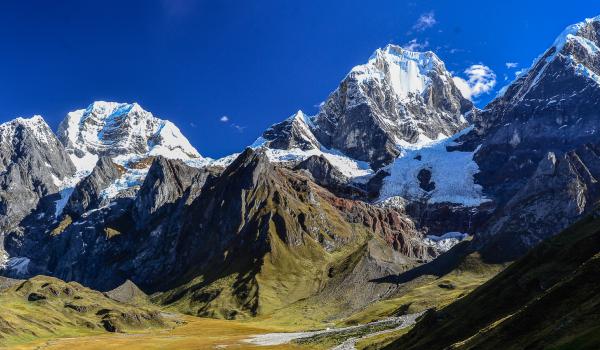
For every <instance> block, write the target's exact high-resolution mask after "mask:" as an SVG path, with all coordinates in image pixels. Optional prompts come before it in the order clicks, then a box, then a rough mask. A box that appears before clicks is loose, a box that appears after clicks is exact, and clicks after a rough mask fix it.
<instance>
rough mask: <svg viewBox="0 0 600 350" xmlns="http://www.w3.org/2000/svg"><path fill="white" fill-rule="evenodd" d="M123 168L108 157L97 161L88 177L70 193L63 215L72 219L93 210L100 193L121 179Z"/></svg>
mask: <svg viewBox="0 0 600 350" xmlns="http://www.w3.org/2000/svg"><path fill="white" fill-rule="evenodd" d="M124 172H125V168H123V167H122V166H120V165H118V164H115V163H114V162H113V161H112V159H111V158H109V157H101V158H100V159H98V162H97V163H96V166H95V167H94V170H92V172H91V173H90V175H88V176H86V177H85V178H84V179H83V180H81V181H80V182H79V183H78V184H77V186H75V189H74V190H73V192H72V193H71V196H70V197H69V200H68V201H67V204H66V206H65V208H64V213H65V214H67V215H71V216H74V217H77V216H80V215H81V214H83V213H84V212H86V211H88V210H90V209H93V208H95V207H96V206H98V205H99V204H100V203H101V201H102V197H101V193H102V191H103V190H104V189H106V188H107V187H108V186H110V185H111V184H112V183H113V182H114V181H115V180H117V179H118V178H120V177H121V175H123V173H124Z"/></svg>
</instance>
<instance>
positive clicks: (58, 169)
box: [0, 116, 75, 231]
mask: <svg viewBox="0 0 600 350" xmlns="http://www.w3.org/2000/svg"><path fill="white" fill-rule="evenodd" d="M0 144H1V146H0V227H2V231H5V230H6V229H7V228H8V227H10V226H12V225H14V224H16V223H18V222H19V220H20V219H22V218H23V217H24V215H26V214H27V213H28V212H29V211H31V210H32V209H34V208H35V206H36V205H37V202H38V201H39V199H40V198H41V197H43V196H45V195H48V194H52V193H56V192H57V191H58V189H59V187H60V186H61V183H62V181H63V180H65V179H66V178H67V177H69V176H71V175H72V174H73V173H74V172H75V168H74V167H73V164H72V163H71V161H70V160H69V157H68V156H67V155H66V153H65V151H64V149H63V147H62V145H61V143H60V142H59V141H58V140H57V139H56V137H55V136H54V134H53V133H52V130H50V127H49V126H48V124H46V122H45V121H44V120H43V119H42V117H39V116H36V117H33V118H30V119H23V118H17V119H15V120H13V121H10V122H8V123H4V124H2V125H0Z"/></svg>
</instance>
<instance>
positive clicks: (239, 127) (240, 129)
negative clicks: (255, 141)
mask: <svg viewBox="0 0 600 350" xmlns="http://www.w3.org/2000/svg"><path fill="white" fill-rule="evenodd" d="M231 126H232V127H233V128H234V129H236V130H237V131H238V132H240V133H242V132H244V129H246V127H245V126H241V125H238V124H235V123H233V124H231Z"/></svg>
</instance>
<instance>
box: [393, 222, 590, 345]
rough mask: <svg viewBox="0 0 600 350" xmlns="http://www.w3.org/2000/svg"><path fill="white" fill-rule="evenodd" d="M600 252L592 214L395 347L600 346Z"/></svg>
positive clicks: (432, 317)
mask: <svg viewBox="0 0 600 350" xmlns="http://www.w3.org/2000/svg"><path fill="white" fill-rule="evenodd" d="M599 251H600V219H597V218H593V217H588V218H585V219H583V220H581V221H580V222H578V223H577V224H575V225H573V226H572V227H570V228H569V229H567V230H565V231H564V232H563V233H561V234H560V235H558V236H556V237H554V238H552V239H550V240H548V241H546V242H543V243H542V244H540V245H539V246H538V247H537V248H535V249H534V250H532V251H531V252H530V253H529V254H527V255H526V256H525V257H523V258H522V259H520V260H519V261H517V262H515V263H514V264H512V265H511V266H509V267H508V268H507V269H505V270H504V271H503V272H501V273H500V274H498V275H497V276H496V277H495V278H493V279H492V280H490V281H488V282H487V283H485V284H484V285H482V286H481V287H479V288H477V289H476V290H475V291H473V292H472V293H470V294H469V295H467V296H466V297H464V298H461V299H459V300H458V301H456V302H454V303H452V304H450V305H449V306H447V307H446V308H444V309H442V310H440V311H437V312H429V313H428V314H426V315H425V317H424V318H423V320H422V321H421V322H419V323H418V324H417V325H416V326H415V327H414V328H413V330H411V331H410V332H409V333H408V334H406V335H405V336H403V337H401V338H399V339H398V340H397V341H395V342H394V343H392V344H391V345H390V346H389V347H388V348H389V349H441V348H445V347H448V346H454V348H460V349H471V348H477V349H497V348H499V347H500V348H503V349H511V348H514V349H522V348H531V349H541V348H557V349H571V348H577V349H585V348H588V349H597V348H599V347H600V336H598V334H599V332H598V327H599V326H600V318H599V316H598V315H599V314H600V293H599V292H600V284H599V283H598V282H597V281H598V276H599V275H600V269H599V268H600V264H599V258H598V253H599Z"/></svg>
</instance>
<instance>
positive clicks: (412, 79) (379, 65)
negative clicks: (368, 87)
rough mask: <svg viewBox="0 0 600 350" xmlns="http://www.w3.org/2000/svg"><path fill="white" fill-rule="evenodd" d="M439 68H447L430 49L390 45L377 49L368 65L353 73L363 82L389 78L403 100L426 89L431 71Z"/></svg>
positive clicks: (355, 69) (354, 69) (429, 81)
mask: <svg viewBox="0 0 600 350" xmlns="http://www.w3.org/2000/svg"><path fill="white" fill-rule="evenodd" d="M436 67H440V68H442V69H441V71H443V70H445V68H444V64H443V62H442V61H441V60H440V59H439V58H438V57H437V56H436V55H435V54H434V53H433V52H431V51H427V52H416V51H410V50H406V49H404V48H402V47H400V46H397V45H393V44H389V45H387V46H386V47H384V48H380V49H377V50H375V52H374V53H373V55H371V57H370V58H369V61H368V62H367V63H366V64H363V65H359V66H356V67H354V68H353V69H352V71H351V73H350V74H351V75H353V77H354V78H356V79H357V80H359V81H361V82H363V81H365V80H369V79H380V80H386V81H388V82H389V84H390V86H391V87H392V89H393V91H394V93H395V94H396V95H397V96H398V97H399V98H400V99H401V100H404V99H406V98H408V97H409V95H411V94H422V93H423V92H424V91H425V89H426V88H427V87H428V85H429V84H430V83H431V79H430V78H429V76H428V74H429V73H430V72H431V71H432V70H433V69H434V68H436Z"/></svg>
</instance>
